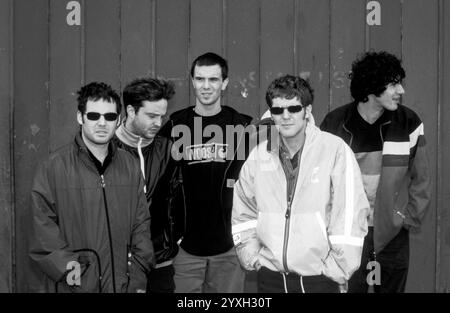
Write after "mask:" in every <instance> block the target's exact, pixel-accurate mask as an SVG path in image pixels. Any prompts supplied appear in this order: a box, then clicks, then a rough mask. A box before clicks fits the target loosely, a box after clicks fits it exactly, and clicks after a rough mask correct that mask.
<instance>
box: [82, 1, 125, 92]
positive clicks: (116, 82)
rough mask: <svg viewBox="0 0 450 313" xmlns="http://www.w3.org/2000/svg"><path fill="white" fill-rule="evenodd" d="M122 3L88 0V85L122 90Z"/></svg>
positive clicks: (86, 28)
mask: <svg viewBox="0 0 450 313" xmlns="http://www.w3.org/2000/svg"><path fill="white" fill-rule="evenodd" d="M120 6H121V1H119V0H85V12H86V14H85V16H86V21H85V23H86V26H85V30H86V83H90V82H92V81H103V82H105V83H108V84H110V85H111V86H112V87H113V88H114V89H116V90H119V89H120V87H121V85H120V84H121V82H120V75H121V70H120V58H121V56H120V47H121V46H120V41H121V29H120V28H121V27H120V14H121V9H120Z"/></svg>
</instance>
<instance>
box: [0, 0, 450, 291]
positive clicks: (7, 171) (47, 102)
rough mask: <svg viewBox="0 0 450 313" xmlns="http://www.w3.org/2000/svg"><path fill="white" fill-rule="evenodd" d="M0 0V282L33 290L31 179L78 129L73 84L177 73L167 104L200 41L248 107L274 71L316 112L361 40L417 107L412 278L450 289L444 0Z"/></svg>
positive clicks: (183, 87) (341, 79)
mask: <svg viewBox="0 0 450 313" xmlns="http://www.w3.org/2000/svg"><path fill="white" fill-rule="evenodd" d="M68 2H69V1H68V0H67V1H66V0H33V1H29V0H14V1H13V0H0V43H1V45H0V102H1V107H0V128H1V129H0V131H1V133H2V136H1V137H0V156H1V163H0V173H1V176H0V227H1V229H0V234H1V235H0V247H1V249H0V291H13V290H14V291H25V292H28V291H40V290H41V287H40V283H39V277H40V273H39V272H38V271H36V270H35V268H33V266H32V265H31V264H30V262H29V260H28V257H27V245H28V239H27V236H26V235H27V230H28V229H29V225H30V224H29V223H30V213H29V191H30V186H31V180H32V177H33V175H34V169H35V167H36V164H37V163H38V162H39V161H41V160H42V159H43V158H44V157H45V156H47V155H48V153H49V152H51V151H54V150H55V149H57V148H58V147H60V146H62V145H63V144H64V143H66V142H68V141H70V140H72V138H73V135H74V132H75V131H76V129H77V123H76V118H75V116H76V115H75V114H76V103H75V102H76V100H75V92H76V90H77V89H78V88H79V87H80V86H81V85H82V84H85V83H88V82H91V81H93V80H101V81H105V82H107V83H109V84H112V85H113V86H114V87H115V88H117V89H120V88H122V87H123V86H124V85H125V84H126V83H127V82H129V81H130V80H131V79H133V78H135V77H137V76H144V75H152V76H158V77H163V78H167V79H171V80H173V81H174V82H175V84H176V92H177V94H176V96H175V98H174V99H173V101H171V103H170V108H169V112H173V111H175V110H177V109H180V108H183V107H186V106H187V105H189V104H192V103H193V97H192V92H191V89H190V80H189V67H190V63H191V62H192V60H193V59H194V58H195V57H196V56H198V55H199V54H201V53H203V52H206V51H214V52H217V53H219V54H221V55H223V56H224V57H225V58H227V59H228V61H229V65H230V84H229V88H228V91H227V92H226V97H225V103H226V104H228V105H230V106H232V107H234V108H236V109H238V110H239V111H241V112H244V113H247V114H250V115H252V116H253V117H255V118H258V117H259V116H261V115H262V113H264V111H265V110H266V104H265V101H264V94H265V90H266V88H267V86H268V84H269V83H270V82H271V81H272V80H273V79H274V78H275V77H277V76H279V75H282V74H285V73H292V74H298V75H301V76H303V77H309V79H310V81H311V83H312V86H313V88H314V89H315V92H316V98H315V99H316V100H315V103H314V108H313V113H314V115H315V119H316V122H317V123H320V122H321V121H322V119H323V117H324V116H325V114H326V113H327V112H329V111H330V110H331V109H334V108H336V107H338V106H340V105H343V104H345V103H347V102H349V101H350V95H349V80H348V79H347V74H348V71H349V69H350V66H351V62H352V61H353V60H354V59H355V58H356V57H357V56H358V55H359V54H361V53H363V52H364V51H367V50H368V49H376V50H380V49H384V50H388V51H390V52H393V53H395V54H397V55H398V56H401V58H402V59H403V62H404V66H405V69H406V72H407V77H406V81H405V89H406V95H405V97H404V103H405V104H406V105H407V106H410V107H411V108H413V109H414V110H415V111H416V112H417V113H418V114H419V115H420V116H421V117H422V119H423V121H424V124H425V133H426V137H427V141H428V147H429V156H430V164H431V169H432V178H433V183H434V184H433V201H432V205H431V207H430V210H429V213H428V214H427V216H426V219H425V224H424V227H423V229H422V230H421V232H420V233H417V234H413V235H412V237H411V245H412V247H411V267H410V275H409V278H408V284H407V290H408V291H411V292H434V291H444V290H447V289H448V288H450V285H449V284H450V281H449V279H450V266H449V264H450V215H449V214H448V213H447V212H448V209H447V207H448V203H450V201H449V200H450V192H449V188H448V187H446V186H448V185H449V181H448V180H449V178H448V177H450V169H449V167H446V166H445V165H446V163H445V161H446V157H447V156H448V155H449V153H450V138H449V134H450V126H449V124H447V123H446V121H448V120H449V119H450V110H449V109H448V106H445V105H444V104H446V103H449V101H450V88H449V87H450V66H449V65H450V64H449V57H450V37H449V36H450V33H449V31H448V29H450V21H449V20H450V4H449V3H448V2H447V1H445V0H406V1H404V0H379V1H378V2H379V3H380V5H381V25H379V26H369V25H368V24H367V23H366V16H367V13H368V12H369V11H368V10H367V9H366V4H367V2H369V1H366V0H245V1H243V0H79V1H78V2H79V3H80V5H81V25H74V26H69V25H68V24H67V22H66V17H67V14H68V13H69V12H70V11H69V10H67V8H66V5H67V3H68Z"/></svg>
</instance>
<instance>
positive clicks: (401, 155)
mask: <svg viewBox="0 0 450 313" xmlns="http://www.w3.org/2000/svg"><path fill="white" fill-rule="evenodd" d="M356 105H357V103H355V102H352V103H349V104H347V105H344V106H342V107H339V108H337V109H335V110H334V111H332V112H330V113H328V114H327V116H325V118H324V120H323V122H322V124H321V125H320V128H321V129H322V130H323V131H327V132H330V133H332V134H335V135H337V136H339V137H341V138H342V139H343V140H344V141H345V142H346V143H347V144H348V145H349V146H350V148H351V147H352V138H353V136H355V135H356V134H352V133H351V132H350V131H349V128H348V127H347V126H346V123H347V122H348V121H349V119H350V117H351V116H352V114H358V113H357V112H358V111H357V109H356ZM384 114H387V121H386V122H385V123H383V124H381V125H380V134H381V138H382V141H383V151H382V161H381V176H380V182H379V184H378V189H377V194H376V198H375V207H374V248H375V252H379V251H381V250H383V248H384V247H385V246H386V245H387V244H388V243H389V242H390V241H391V240H392V239H393V238H394V237H395V236H396V235H397V234H398V232H399V231H400V230H401V229H402V227H405V228H409V227H420V225H421V222H422V220H423V217H424V215H425V212H426V209H427V207H428V205H429V203H430V196H431V185H430V173H429V165H428V156H427V152H426V142H425V137H424V127H423V123H422V121H421V120H420V118H419V117H418V116H417V114H416V113H415V112H414V111H412V110H411V109H409V108H407V107H405V106H403V105H399V106H398V109H397V110H395V111H385V112H384Z"/></svg>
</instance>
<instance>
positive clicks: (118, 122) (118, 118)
mask: <svg viewBox="0 0 450 313" xmlns="http://www.w3.org/2000/svg"><path fill="white" fill-rule="evenodd" d="M121 117H122V116H121V115H120V114H119V115H118V116H117V125H116V126H117V127H118V126H119V125H120V121H121V120H122V119H121Z"/></svg>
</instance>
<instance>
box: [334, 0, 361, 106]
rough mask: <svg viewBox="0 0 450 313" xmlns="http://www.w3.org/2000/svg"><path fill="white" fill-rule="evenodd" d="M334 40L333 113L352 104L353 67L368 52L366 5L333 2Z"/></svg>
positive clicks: (352, 0)
mask: <svg viewBox="0 0 450 313" xmlns="http://www.w3.org/2000/svg"><path fill="white" fill-rule="evenodd" d="M330 3H331V36H330V62H331V64H330V110H332V109H335V108H336V107H339V106H342V105H344V104H346V103H348V102H350V101H351V100H352V99H351V96H350V80H349V79H348V73H349V71H350V70H351V64H352V62H353V61H354V60H355V59H356V57H357V56H358V55H360V54H361V53H363V52H364V50H365V33H366V2H365V1H360V0H333V1H330Z"/></svg>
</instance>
